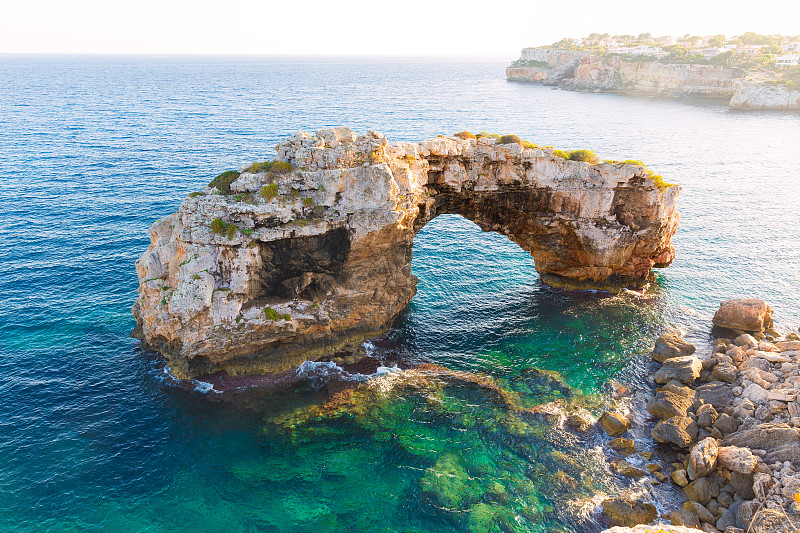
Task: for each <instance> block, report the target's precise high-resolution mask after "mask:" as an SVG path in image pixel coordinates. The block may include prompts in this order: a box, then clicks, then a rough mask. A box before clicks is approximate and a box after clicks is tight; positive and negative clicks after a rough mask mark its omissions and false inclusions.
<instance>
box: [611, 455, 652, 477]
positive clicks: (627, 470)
mask: <svg viewBox="0 0 800 533" xmlns="http://www.w3.org/2000/svg"><path fill="white" fill-rule="evenodd" d="M610 466H611V471H612V472H614V473H615V474H617V475H619V476H624V477H633V478H640V477H644V476H645V475H646V474H647V472H645V471H644V470H642V469H641V468H636V467H635V466H633V465H632V464H630V463H629V462H628V461H626V460H625V459H620V460H618V461H612V462H611V464H610Z"/></svg>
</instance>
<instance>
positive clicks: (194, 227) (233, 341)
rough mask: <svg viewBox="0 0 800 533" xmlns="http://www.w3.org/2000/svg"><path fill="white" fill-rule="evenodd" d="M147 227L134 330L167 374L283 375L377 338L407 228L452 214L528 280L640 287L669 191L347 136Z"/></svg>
mask: <svg viewBox="0 0 800 533" xmlns="http://www.w3.org/2000/svg"><path fill="white" fill-rule="evenodd" d="M276 149H277V152H278V160H279V161H283V162H287V163H290V164H291V165H292V167H293V169H294V170H292V171H291V172H285V173H276V172H270V171H266V172H264V171H262V172H257V170H259V169H257V168H251V169H250V170H251V171H247V170H245V169H243V171H242V172H241V174H240V175H239V176H238V177H236V174H235V173H234V174H233V176H232V177H233V178H235V179H234V181H232V182H231V183H230V184H229V185H228V186H226V187H222V189H225V191H224V192H226V193H227V194H222V193H221V190H220V189H219V188H212V187H210V186H209V187H206V188H205V189H204V190H203V191H202V192H201V193H197V194H193V195H190V197H188V198H186V199H185V200H184V201H183V203H182V204H181V207H180V209H179V210H178V212H177V213H174V214H172V215H170V216H167V217H165V218H163V219H161V220H159V221H157V222H156V223H155V224H153V226H152V227H151V228H150V239H151V244H150V247H149V248H148V250H147V251H146V252H145V253H144V254H143V255H142V257H141V258H140V259H139V260H138V261H137V263H136V268H137V274H138V276H139V280H140V284H139V299H138V301H137V302H136V304H135V306H134V309H133V312H134V315H135V317H136V319H137V324H138V325H137V330H136V333H137V334H138V335H139V336H141V337H142V339H143V340H144V342H145V344H146V345H148V346H150V347H152V348H155V349H158V350H159V351H161V352H162V353H163V354H164V355H165V356H166V357H167V359H168V361H169V363H170V366H171V368H172V369H173V371H174V372H175V374H176V375H178V376H179V377H184V378H186V377H192V376H196V375H199V374H204V373H210V372H215V371H220V370H225V371H228V372H231V373H247V372H270V371H278V370H286V369H288V368H291V367H293V366H296V365H297V364H299V363H301V362H302V361H304V360H310V359H311V360H313V359H316V358H319V357H322V356H326V355H330V354H332V353H333V352H335V351H337V350H341V349H343V348H346V347H349V346H353V345H356V344H358V343H360V342H361V341H363V340H364V339H365V338H368V337H370V336H375V335H377V334H379V333H380V332H382V331H383V330H385V329H386V328H387V327H388V326H389V325H390V324H391V322H392V320H393V319H394V318H395V317H396V316H397V315H398V314H399V313H400V311H402V310H403V308H404V307H405V306H406V305H407V304H408V302H409V301H410V300H411V298H412V297H413V296H414V294H415V292H416V281H417V280H416V278H415V277H414V276H413V275H412V273H411V254H412V244H413V239H414V235H416V233H417V232H418V231H419V230H420V229H421V228H422V227H423V226H424V225H425V224H426V223H427V222H428V221H430V220H432V219H433V218H435V217H436V216H438V215H440V214H444V213H455V214H459V215H462V216H464V217H465V218H467V219H469V220H471V221H473V222H475V223H476V224H478V225H479V226H480V227H481V228H482V229H483V230H484V231H496V232H499V233H502V234H504V235H507V236H508V237H509V238H510V239H511V240H513V241H514V242H516V243H517V244H519V245H520V246H521V247H522V248H523V249H525V250H526V251H528V252H530V253H531V255H532V256H533V258H534V260H535V263H536V269H537V271H538V272H539V274H540V276H541V279H542V281H544V282H546V283H548V284H550V285H552V286H556V287H560V288H567V289H601V290H608V291H612V292H614V291H618V290H620V289H621V288H623V287H629V288H633V289H642V288H643V287H645V286H646V285H647V284H648V283H649V282H650V280H651V278H652V273H651V268H652V267H654V266H655V267H664V266H667V265H669V263H670V262H671V261H672V259H673V257H674V248H673V246H672V243H671V238H672V235H674V233H675V230H676V229H677V224H678V220H679V217H678V214H677V212H676V210H675V204H676V199H677V195H678V190H679V188H678V187H676V186H669V187H666V188H665V189H664V190H660V189H659V187H658V186H657V185H656V184H655V183H654V181H653V180H652V179H650V174H649V173H648V172H647V170H646V169H644V168H643V167H641V166H636V165H628V164H612V163H603V164H597V165H590V164H588V163H581V162H575V161H569V160H564V159H562V158H561V157H558V156H556V155H554V154H553V153H552V151H551V150H547V149H539V148H523V147H522V146H520V145H519V144H516V143H515V144H504V145H503V144H497V143H496V141H495V140H494V139H486V138H483V139H477V140H476V139H466V140H464V139H460V138H455V137H453V138H446V137H439V138H436V139H432V140H429V141H423V142H421V143H394V144H391V145H390V144H389V143H388V142H387V141H386V139H385V138H384V137H383V136H382V135H380V134H377V133H374V132H370V133H368V134H367V135H365V136H359V137H356V135H355V134H354V133H353V132H352V131H351V130H349V129H347V128H336V129H333V130H322V131H318V132H317V134H316V136H315V137H311V136H309V135H307V134H305V133H302V132H300V133H297V134H295V135H293V136H292V137H291V138H290V139H289V140H287V141H284V142H282V143H281V144H279V145H278V146H277V148H276Z"/></svg>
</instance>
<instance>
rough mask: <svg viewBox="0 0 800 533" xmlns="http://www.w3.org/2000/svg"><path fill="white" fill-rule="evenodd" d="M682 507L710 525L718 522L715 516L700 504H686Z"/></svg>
mask: <svg viewBox="0 0 800 533" xmlns="http://www.w3.org/2000/svg"><path fill="white" fill-rule="evenodd" d="M682 507H683V508H684V509H686V510H687V511H690V512H691V513H692V514H693V515H695V516H696V517H697V518H699V519H700V521H702V522H708V523H709V524H713V523H714V522H716V519H715V518H714V515H713V514H711V512H710V511H709V510H708V509H706V508H705V507H704V506H702V505H700V504H699V503H698V502H685V503H684V504H683V506H682Z"/></svg>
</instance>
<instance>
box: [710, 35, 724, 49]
mask: <svg viewBox="0 0 800 533" xmlns="http://www.w3.org/2000/svg"><path fill="white" fill-rule="evenodd" d="M726 40H727V39H726V38H725V36H724V35H715V36H713V37H712V38H710V39H709V40H708V44H710V45H711V46H713V47H715V48H719V47H720V46H722V45H723V44H725V41H726Z"/></svg>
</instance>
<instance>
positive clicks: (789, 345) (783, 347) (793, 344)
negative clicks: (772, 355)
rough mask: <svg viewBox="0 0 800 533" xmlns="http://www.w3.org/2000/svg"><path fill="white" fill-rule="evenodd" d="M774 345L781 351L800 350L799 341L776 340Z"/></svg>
mask: <svg viewBox="0 0 800 533" xmlns="http://www.w3.org/2000/svg"><path fill="white" fill-rule="evenodd" d="M775 346H777V347H778V350H780V351H782V352H796V351H799V350H800V341H777V342H776V343H775Z"/></svg>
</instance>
